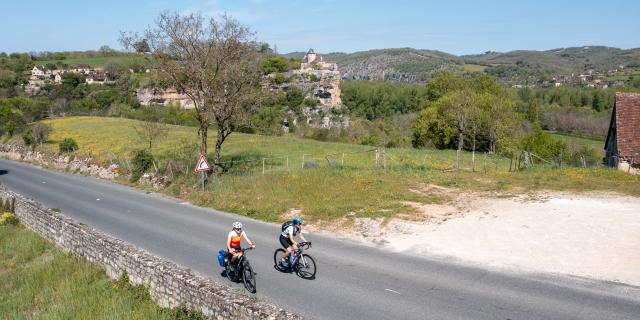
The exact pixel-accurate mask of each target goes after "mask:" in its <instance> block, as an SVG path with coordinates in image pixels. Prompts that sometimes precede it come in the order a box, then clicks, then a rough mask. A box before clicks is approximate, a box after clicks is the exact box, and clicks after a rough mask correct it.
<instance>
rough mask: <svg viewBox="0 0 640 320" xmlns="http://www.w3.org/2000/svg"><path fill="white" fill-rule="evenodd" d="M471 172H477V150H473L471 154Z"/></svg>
mask: <svg viewBox="0 0 640 320" xmlns="http://www.w3.org/2000/svg"><path fill="white" fill-rule="evenodd" d="M474 143H475V141H474ZM471 171H473V172H476V150H475V149H473V151H472V152H471Z"/></svg>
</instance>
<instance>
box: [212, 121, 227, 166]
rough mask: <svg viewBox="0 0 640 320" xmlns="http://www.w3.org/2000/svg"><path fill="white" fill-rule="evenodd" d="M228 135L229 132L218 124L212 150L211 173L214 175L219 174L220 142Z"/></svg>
mask: <svg viewBox="0 0 640 320" xmlns="http://www.w3.org/2000/svg"><path fill="white" fill-rule="evenodd" d="M228 135H229V134H228V133H227V132H226V130H225V129H224V128H223V127H222V126H221V125H218V134H217V135H216V147H215V150H214V152H213V173H214V174H216V175H218V174H220V172H219V170H220V168H222V166H221V165H220V150H221V149H222V144H223V143H224V140H225V139H226V138H227V136H228Z"/></svg>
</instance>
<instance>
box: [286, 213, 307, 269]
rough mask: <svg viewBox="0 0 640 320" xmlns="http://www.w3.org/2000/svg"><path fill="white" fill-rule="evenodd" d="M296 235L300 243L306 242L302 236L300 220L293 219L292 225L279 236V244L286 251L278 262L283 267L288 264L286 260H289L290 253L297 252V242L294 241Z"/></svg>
mask: <svg viewBox="0 0 640 320" xmlns="http://www.w3.org/2000/svg"><path fill="white" fill-rule="evenodd" d="M297 235H299V236H300V239H302V241H304V242H306V241H307V239H305V238H304V236H303V235H302V219H301V218H299V217H295V218H293V223H292V224H291V225H290V226H288V227H287V228H286V229H284V231H282V233H281V234H280V244H281V245H282V247H283V248H285V249H287V252H285V254H284V256H283V257H282V260H280V263H281V264H282V265H283V266H285V267H286V266H287V264H288V262H287V261H288V260H287V259H288V258H289V255H290V254H291V251H295V252H296V253H297V252H298V242H297V241H296V240H295V237H296V236H297Z"/></svg>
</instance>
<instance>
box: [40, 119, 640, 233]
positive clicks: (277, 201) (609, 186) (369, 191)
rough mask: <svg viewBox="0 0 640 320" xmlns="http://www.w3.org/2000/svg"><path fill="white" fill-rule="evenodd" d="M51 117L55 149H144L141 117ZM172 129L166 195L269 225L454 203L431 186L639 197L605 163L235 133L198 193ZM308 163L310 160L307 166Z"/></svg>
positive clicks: (189, 144) (189, 143) (102, 154)
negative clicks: (217, 171) (286, 218)
mask: <svg viewBox="0 0 640 320" xmlns="http://www.w3.org/2000/svg"><path fill="white" fill-rule="evenodd" d="M47 123H49V124H51V126H52V127H53V132H52V134H51V135H50V140H51V142H50V143H48V144H46V145H45V149H47V150H49V151H51V152H56V151H57V146H56V144H55V142H57V141H61V140H62V139H64V138H68V137H71V138H74V139H76V141H77V142H78V144H79V146H80V149H79V150H78V151H77V153H78V154H91V155H93V157H94V158H96V159H98V160H99V161H101V162H103V163H107V164H108V163H110V162H115V163H118V164H120V165H121V166H123V167H126V166H127V162H128V161H127V159H130V155H131V152H132V151H133V150H134V149H137V148H143V146H144V144H143V142H142V141H141V140H140V139H138V138H137V137H136V133H135V130H134V129H133V127H132V126H133V125H134V124H135V123H136V121H135V120H127V119H121V118H98V117H70V118H60V119H54V120H49V121H47ZM170 128H171V130H170V133H169V135H168V136H167V137H166V138H164V139H162V140H160V141H159V142H158V145H157V146H156V147H154V149H153V154H154V155H155V157H156V158H157V159H158V162H157V164H158V167H159V170H160V171H162V172H166V173H168V172H169V169H168V165H167V164H168V162H169V160H171V161H172V162H173V164H174V165H172V169H171V170H172V172H173V173H174V178H173V180H172V182H171V183H170V185H169V186H168V187H167V188H165V189H162V190H161V191H162V192H165V193H167V194H169V195H172V196H175V197H178V198H183V199H186V200H189V201H191V202H193V203H195V204H198V205H203V206H209V207H213V208H217V209H221V210H227V211H231V212H236V213H239V214H244V215H247V216H251V217H254V218H258V219H262V220H267V221H278V220H281V219H282V218H283V214H284V213H286V212H287V211H288V210H289V209H290V208H293V207H297V208H302V209H303V212H304V215H305V217H307V218H309V219H311V220H312V221H313V220H316V221H318V220H322V221H324V220H328V221H333V220H336V219H343V218H347V219H352V218H353V217H389V216H395V215H398V214H411V213H412V210H413V209H411V208H410V207H407V206H406V205H404V204H403V202H404V201H415V202H421V203H436V202H442V201H446V200H447V199H443V198H442V197H440V196H439V195H435V194H430V193H428V192H426V193H425V192H420V190H424V189H425V186H427V185H429V184H435V185H440V186H446V187H451V188H457V189H460V190H461V191H473V192H499V193H503V194H504V193H506V194H518V193H529V192H531V191H536V190H564V191H597V190H602V191H616V192H621V193H625V194H632V195H640V183H639V182H640V177H637V176H635V177H634V176H630V175H626V174H624V173H620V172H618V171H615V170H609V169H606V168H601V167H600V168H587V169H578V168H563V169H557V168H551V167H548V166H535V167H534V168H532V169H528V170H524V171H520V172H515V173H514V172H508V169H509V160H508V159H505V158H500V157H495V156H488V157H487V160H486V162H485V160H484V154H476V166H475V171H474V170H473V165H472V161H471V159H472V155H471V153H468V152H465V153H464V154H463V159H462V167H463V170H462V171H460V172H455V171H453V170H452V169H453V168H454V166H455V154H456V153H455V151H454V150H425V149H395V148H389V149H386V150H385V153H384V155H381V156H380V162H379V164H380V167H381V168H379V169H377V168H376V165H375V164H376V161H375V152H374V151H372V147H370V146H360V145H351V144H341V143H325V142H319V141H314V140H307V139H300V138H296V137H295V136H282V137H274V136H260V135H250V134H241V133H234V134H232V135H231V136H230V137H229V138H228V141H227V142H226V143H225V144H224V146H223V161H225V165H226V166H227V167H228V169H229V171H228V172H226V173H224V174H223V175H222V176H221V177H218V178H214V177H211V178H210V183H208V184H207V189H206V191H205V192H204V193H201V192H198V191H197V190H198V187H199V184H198V180H197V177H196V174H195V173H193V168H194V165H195V161H196V159H197V149H196V148H195V142H196V141H197V135H196V129H195V128H190V127H180V126H171V127H170ZM209 138H210V140H209V145H210V146H213V141H214V137H213V136H210V137H209ZM210 153H211V149H210ZM343 153H344V160H343ZM303 157H304V158H303ZM303 159H304V160H305V161H306V163H307V168H304V169H303V165H302V164H303V162H302V161H303ZM385 159H386V160H385ZM230 161H235V162H233V163H231V162H230ZM263 161H264V162H263ZM263 163H264V165H263ZM485 163H486V173H485ZM383 166H384V168H382V167H383ZM309 167H313V168H309ZM263 170H264V171H263ZM122 182H123V183H126V179H125V178H122Z"/></svg>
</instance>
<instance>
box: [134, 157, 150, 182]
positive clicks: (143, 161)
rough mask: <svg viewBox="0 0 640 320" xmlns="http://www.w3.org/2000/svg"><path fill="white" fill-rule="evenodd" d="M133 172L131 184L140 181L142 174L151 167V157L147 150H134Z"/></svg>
mask: <svg viewBox="0 0 640 320" xmlns="http://www.w3.org/2000/svg"><path fill="white" fill-rule="evenodd" d="M131 162H132V163H133V171H132V172H131V180H130V181H131V182H136V181H138V180H140V177H142V174H143V173H145V171H147V170H149V168H151V166H153V155H152V154H151V153H150V152H149V151H147V150H136V151H134V152H133V158H132V159H131Z"/></svg>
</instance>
